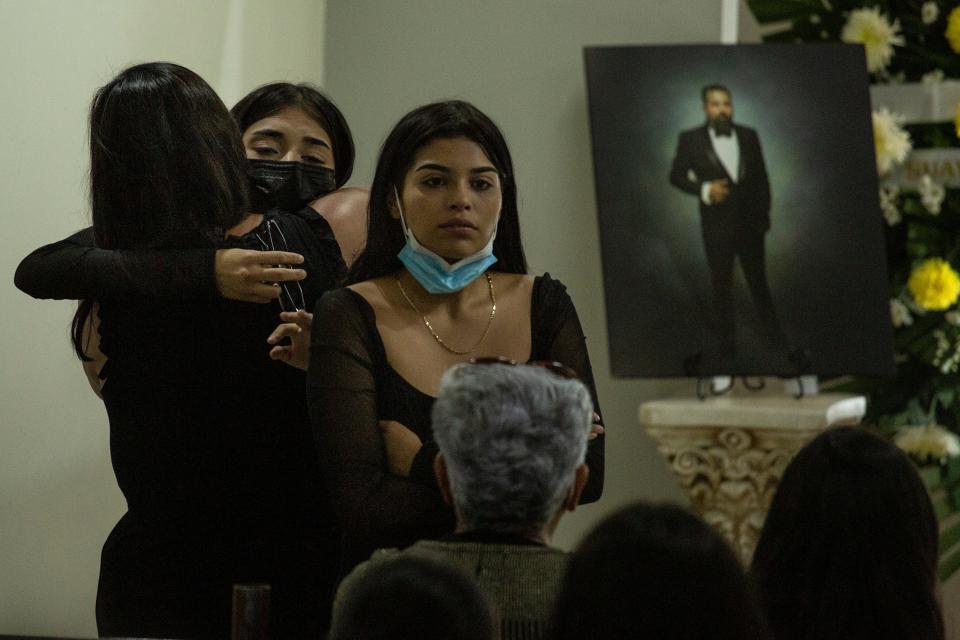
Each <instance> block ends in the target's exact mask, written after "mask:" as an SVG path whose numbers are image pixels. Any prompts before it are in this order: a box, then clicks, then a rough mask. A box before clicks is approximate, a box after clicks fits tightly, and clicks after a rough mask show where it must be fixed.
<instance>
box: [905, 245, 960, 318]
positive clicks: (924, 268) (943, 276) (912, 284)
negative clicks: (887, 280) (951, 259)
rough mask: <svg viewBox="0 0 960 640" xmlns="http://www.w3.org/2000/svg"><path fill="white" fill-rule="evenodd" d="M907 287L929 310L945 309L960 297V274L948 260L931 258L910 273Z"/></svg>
mask: <svg viewBox="0 0 960 640" xmlns="http://www.w3.org/2000/svg"><path fill="white" fill-rule="evenodd" d="M907 289H908V290H909V291H910V295H912V296H913V299H914V301H915V302H916V303H917V304H918V305H920V306H921V307H923V308H924V309H927V310H928V311H943V310H944V309H946V308H948V307H950V305H952V304H953V303H954V302H956V301H957V298H958V297H960V276H958V275H957V272H956V271H954V270H953V267H951V266H950V263H948V262H947V261H946V260H941V259H940V258H929V259H927V260H924V261H923V262H922V263H921V264H920V266H919V267H917V268H916V269H914V270H913V273H911V274H910V279H909V280H907Z"/></svg>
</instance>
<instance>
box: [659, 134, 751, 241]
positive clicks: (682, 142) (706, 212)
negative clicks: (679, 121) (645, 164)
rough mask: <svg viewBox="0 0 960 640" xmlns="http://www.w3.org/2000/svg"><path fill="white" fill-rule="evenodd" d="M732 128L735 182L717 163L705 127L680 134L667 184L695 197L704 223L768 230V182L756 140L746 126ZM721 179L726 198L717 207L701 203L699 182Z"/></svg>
mask: <svg viewBox="0 0 960 640" xmlns="http://www.w3.org/2000/svg"><path fill="white" fill-rule="evenodd" d="M734 129H735V130H736V132H737V142H738V144H739V146H740V171H739V173H740V175H739V176H737V180H736V181H734V180H733V177H732V176H731V175H730V174H729V173H727V170H726V169H725V168H724V167H723V164H722V163H721V162H720V158H719V157H718V156H717V154H716V152H715V151H714V150H713V144H712V143H711V142H710V134H709V132H708V131H707V125H703V126H700V127H697V128H696V129H690V130H688V131H683V132H681V133H680V137H679V139H678V140H677V152H676V154H675V155H674V157H673V166H672V167H671V168H670V183H671V184H672V185H673V186H675V187H677V188H678V189H682V190H683V191H686V192H687V193H690V194H693V195H695V196H696V197H697V201H698V202H699V203H700V215H701V217H702V219H703V220H704V221H707V220H710V221H712V222H716V221H720V220H730V221H731V222H732V221H736V222H737V223H739V224H747V225H749V226H750V227H752V228H754V229H756V230H760V231H767V230H768V229H770V182H769V181H768V179H767V168H766V166H765V165H764V162H763V151H762V150H761V149H760V139H759V138H758V137H757V132H756V131H754V130H753V129H751V128H749V127H742V126H740V125H734ZM722 178H726V179H727V180H728V181H729V183H730V196H729V197H728V198H727V199H726V200H725V201H724V202H723V203H721V204H711V205H708V204H704V203H703V200H701V199H700V193H701V187H702V185H703V183H704V182H710V181H712V180H720V179H722Z"/></svg>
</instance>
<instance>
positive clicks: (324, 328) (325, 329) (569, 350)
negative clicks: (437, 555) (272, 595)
mask: <svg viewBox="0 0 960 640" xmlns="http://www.w3.org/2000/svg"><path fill="white" fill-rule="evenodd" d="M530 304H531V326H530V331H531V337H532V351H531V355H530V360H532V361H533V360H555V361H559V362H562V363H563V364H565V365H567V366H569V367H571V368H572V369H573V370H574V371H576V372H577V373H578V374H579V376H580V379H581V380H582V381H583V382H584V384H586V386H587V388H588V389H589V390H590V394H591V396H592V398H593V403H594V407H596V410H597V412H598V413H599V412H600V410H599V404H598V402H597V393H596V387H595V385H594V382H593V372H592V370H591V368H590V358H589V355H588V354H587V348H586V343H585V338H584V335H583V331H582V329H581V327H580V320H579V318H578V317H577V312H576V310H575V309H574V306H573V302H572V301H571V300H570V296H569V295H567V291H566V287H564V286H563V285H562V284H561V283H560V282H559V281H557V280H554V279H552V278H551V277H550V276H549V274H548V275H544V276H542V277H538V278H536V279H535V280H534V285H533V294H532V297H531V302H530ZM433 402H434V398H433V397H432V396H429V395H426V394H424V393H422V392H421V391H419V390H418V389H416V388H415V387H413V386H412V385H410V384H409V383H408V382H407V381H406V380H404V379H403V378H402V377H401V376H400V374H398V373H397V372H396V371H395V370H394V369H393V368H392V367H391V366H390V364H389V362H388V361H387V357H386V352H385V350H384V346H383V341H382V340H381V338H380V334H379V332H378V331H377V325H376V317H375V315H374V312H373V309H372V308H371V307H370V305H369V303H367V301H366V300H364V298H363V297H362V296H360V295H359V294H357V293H355V292H354V291H352V290H350V289H339V290H336V291H331V292H328V293H327V294H325V295H324V296H323V297H322V298H321V300H320V302H319V303H317V307H316V310H315V311H314V320H313V334H312V346H311V357H310V367H309V369H308V373H307V403H308V406H309V411H310V419H311V422H312V424H313V433H314V437H315V439H316V443H317V450H318V453H319V455H320V466H321V470H322V472H323V474H324V477H325V478H326V483H327V489H328V491H329V494H330V497H331V500H332V503H333V508H334V511H335V513H336V514H337V518H338V521H339V523H340V525H341V527H342V538H341V540H342V544H341V554H342V562H343V566H342V571H343V572H344V573H346V572H348V571H349V570H350V569H351V568H352V567H354V566H355V565H356V564H358V563H359V562H361V561H363V560H366V559H367V558H368V557H369V556H370V554H371V553H372V552H373V551H374V550H375V549H377V548H381V547H405V546H408V545H410V544H412V543H413V542H415V541H416V540H419V539H423V538H434V537H439V536H442V535H444V534H447V533H450V532H452V531H453V526H454V516H453V511H452V509H451V508H450V507H448V506H447V505H445V504H444V502H443V500H442V498H441V496H440V493H439V490H438V488H437V485H436V479H435V477H434V475H433V458H434V457H435V455H436V453H437V446H436V443H435V442H434V440H433V433H432V430H431V425H430V411H431V409H432V407H433ZM378 420H396V421H398V422H400V423H402V424H404V425H405V426H407V427H408V428H410V429H411V430H412V431H413V432H414V433H416V434H417V435H418V436H419V437H420V439H421V440H422V441H423V447H422V449H421V450H420V452H419V453H418V454H417V456H416V458H415V459H414V462H413V466H412V468H411V472H410V477H409V478H403V477H399V476H396V475H393V474H391V473H390V472H389V471H388V470H387V464H386V453H385V450H384V445H383V438H382V436H381V433H380V430H379V428H378V426H377V421H378ZM603 447H604V437H603V436H602V435H601V436H600V437H598V438H596V439H595V440H593V441H591V443H590V445H589V446H588V448H587V464H588V466H589V467H590V478H589V481H588V483H587V486H586V489H585V490H584V492H583V496H582V498H581V502H584V503H586V502H593V501H595V500H598V499H599V498H600V494H601V492H602V490H603Z"/></svg>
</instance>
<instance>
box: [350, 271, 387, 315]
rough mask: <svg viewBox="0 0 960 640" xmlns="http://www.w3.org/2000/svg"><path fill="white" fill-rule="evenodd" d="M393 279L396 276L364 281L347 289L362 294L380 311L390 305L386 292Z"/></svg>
mask: <svg viewBox="0 0 960 640" xmlns="http://www.w3.org/2000/svg"><path fill="white" fill-rule="evenodd" d="M393 279H394V276H392V275H388V276H381V277H379V278H374V279H372V280H364V281H363V282H357V283H355V284H351V285H349V286H348V287H347V288H348V289H350V290H352V291H354V292H356V293H358V294H360V296H361V297H362V298H363V299H364V300H366V301H367V302H368V303H369V304H370V306H371V307H373V308H374V309H379V308H382V307H384V306H386V305H387V304H388V298H387V293H386V291H387V286H388V285H389V284H390V282H392V281H393Z"/></svg>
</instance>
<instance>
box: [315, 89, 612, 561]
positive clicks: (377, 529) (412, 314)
mask: <svg viewBox="0 0 960 640" xmlns="http://www.w3.org/2000/svg"><path fill="white" fill-rule="evenodd" d="M368 224H369V227H368V237H367V246H366V249H365V250H364V252H363V253H362V254H361V255H360V257H359V258H358V260H357V262H356V263H354V265H353V267H352V270H351V272H350V274H349V276H348V280H347V282H348V284H349V286H348V287H347V288H345V289H339V290H336V291H332V292H329V293H327V294H326V295H324V297H323V298H322V299H321V300H320V302H319V303H318V305H317V308H316V311H315V313H314V322H313V327H312V346H311V357H310V365H309V369H308V373H307V400H308V404H309V407H310V417H311V421H312V423H313V430H314V434H315V437H316V441H317V448H318V453H319V455H320V460H321V469H322V471H323V473H324V477H325V478H326V480H327V487H328V490H329V491H330V494H331V498H332V501H333V505H334V509H335V511H336V514H337V517H338V522H339V523H340V525H341V526H342V527H343V537H342V540H343V546H342V552H343V554H344V556H343V561H344V566H343V570H344V571H346V570H349V569H350V568H351V567H352V566H353V565H355V564H356V563H358V562H360V561H361V560H364V559H366V558H367V557H368V556H369V555H370V553H371V551H373V550H374V549H376V548H378V547H397V546H406V545H409V544H411V543H412V542H414V541H416V540H418V539H420V538H425V537H432V536H438V535H442V534H444V533H450V532H452V530H453V514H452V512H451V510H450V508H449V507H447V506H446V505H445V504H444V502H443V500H442V499H441V497H440V493H439V491H438V489H437V485H436V480H435V477H434V474H433V461H434V458H435V456H436V453H437V447H436V444H435V443H434V442H433V437H432V432H431V426H430V424H431V419H430V413H431V408H432V405H433V401H434V398H435V396H436V395H437V390H438V387H439V383H440V378H441V376H442V375H443V372H444V371H446V370H447V369H448V368H450V367H451V366H453V365H455V364H458V363H461V362H465V361H467V360H469V359H471V358H476V357H487V356H503V357H506V358H509V359H512V360H516V361H519V362H527V361H529V360H556V361H560V362H562V363H564V364H565V365H567V366H569V367H571V368H573V369H574V370H575V371H576V372H577V373H578V374H579V376H580V377H581V379H582V380H583V382H584V383H585V384H586V385H587V386H588V388H589V389H590V390H591V393H592V396H593V401H594V405H595V406H597V398H596V390H595V388H594V384H593V375H592V372H591V369H590V359H589V356H588V355H587V349H586V344H585V338H584V336H583V332H582V330H581V328H580V322H579V320H578V318H577V313H576V310H575V309H574V306H573V302H572V301H571V300H570V297H569V296H568V295H567V292H566V288H565V287H564V286H563V285H562V284H560V283H559V282H558V281H557V280H554V279H552V278H550V276H549V275H544V276H540V277H533V276H530V275H527V263H526V259H525V257H524V253H523V246H522V244H521V241H520V222H519V217H518V212H517V186H516V182H515V180H514V173H513V164H512V160H511V158H510V152H509V150H508V148H507V144H506V141H505V140H504V138H503V135H502V134H501V133H500V130H499V129H498V128H497V126H496V125H495V124H494V123H493V121H491V120H490V118H488V117H487V116H486V115H485V114H484V113H482V112H481V111H480V110H478V109H477V108H476V107H474V106H472V105H470V104H468V103H466V102H461V101H449V102H439V103H434V104H429V105H426V106H423V107H420V108H418V109H415V110H413V111H411V112H410V113H408V114H407V115H406V116H404V117H403V118H402V119H401V120H400V122H399V123H398V124H397V125H396V126H395V127H394V129H393V131H391V133H390V134H389V136H388V137H387V139H386V141H385V142H384V144H383V148H382V149H381V152H380V157H379V160H378V163H377V169H376V174H375V176H374V180H373V186H372V188H371V193H370V208H369V214H368ZM597 411H599V408H598V409H597ZM596 418H597V425H596V428H595V433H599V432H601V431H602V427H600V425H599V415H598V416H596ZM505 455H509V452H505ZM587 464H588V466H589V467H590V479H589V482H588V484H587V487H586V489H585V491H584V492H583V497H582V502H592V501H595V500H597V499H598V498H599V497H600V493H601V490H602V487H603V437H602V436H600V437H599V438H596V437H595V436H594V439H593V440H592V441H591V443H590V445H589V447H588V453H587Z"/></svg>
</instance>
